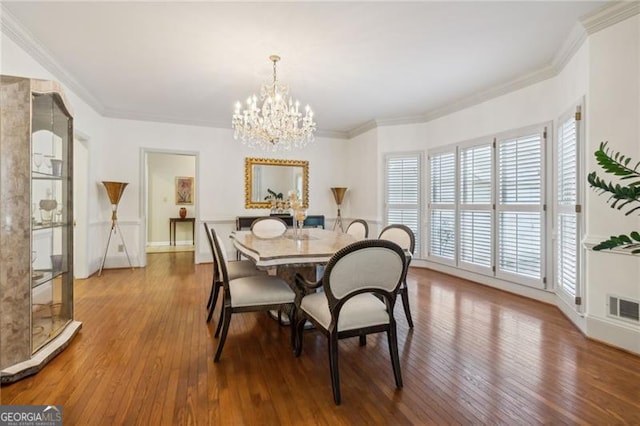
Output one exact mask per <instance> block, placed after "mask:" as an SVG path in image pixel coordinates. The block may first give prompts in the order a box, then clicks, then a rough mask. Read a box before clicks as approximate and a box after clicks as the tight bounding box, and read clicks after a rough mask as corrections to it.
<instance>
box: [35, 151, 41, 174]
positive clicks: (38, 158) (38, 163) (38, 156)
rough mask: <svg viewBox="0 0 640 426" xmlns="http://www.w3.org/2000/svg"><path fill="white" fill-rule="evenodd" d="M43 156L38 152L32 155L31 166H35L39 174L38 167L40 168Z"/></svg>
mask: <svg viewBox="0 0 640 426" xmlns="http://www.w3.org/2000/svg"><path fill="white" fill-rule="evenodd" d="M42 160H43V156H42V154H41V153H39V152H34V153H33V165H34V166H36V171H37V172H38V173H40V166H42Z"/></svg>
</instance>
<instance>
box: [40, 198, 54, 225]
mask: <svg viewBox="0 0 640 426" xmlns="http://www.w3.org/2000/svg"><path fill="white" fill-rule="evenodd" d="M39 205H40V219H41V220H42V224H43V225H51V223H52V222H53V211H54V210H55V209H56V207H58V202H57V201H56V200H49V199H47V200H40V203H39Z"/></svg>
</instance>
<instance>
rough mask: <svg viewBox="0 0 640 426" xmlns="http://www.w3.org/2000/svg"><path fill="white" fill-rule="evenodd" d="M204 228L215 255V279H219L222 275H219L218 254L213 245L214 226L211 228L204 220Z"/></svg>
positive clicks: (212, 254)
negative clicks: (212, 233)
mask: <svg viewBox="0 0 640 426" xmlns="http://www.w3.org/2000/svg"><path fill="white" fill-rule="evenodd" d="M204 230H205V231H206V233H207V241H209V248H210V249H211V256H213V279H214V280H216V281H217V280H218V278H219V277H220V275H219V273H220V270H219V268H218V259H217V256H216V250H215V248H214V247H213V238H212V237H211V232H212V231H213V228H212V229H209V225H207V222H204ZM214 232H215V231H214Z"/></svg>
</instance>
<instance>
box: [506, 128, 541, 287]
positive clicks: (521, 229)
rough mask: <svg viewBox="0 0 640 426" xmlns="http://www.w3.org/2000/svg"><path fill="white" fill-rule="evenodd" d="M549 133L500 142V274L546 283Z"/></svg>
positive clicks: (535, 133)
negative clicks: (545, 166)
mask: <svg viewBox="0 0 640 426" xmlns="http://www.w3.org/2000/svg"><path fill="white" fill-rule="evenodd" d="M545 133H546V130H538V131H532V132H531V133H529V134H525V135H524V136H517V137H513V138H505V139H498V141H497V155H498V158H497V163H498V164H497V166H498V202H497V206H496V209H497V231H498V236H497V238H498V253H497V254H498V259H497V271H496V275H498V276H504V277H505V278H508V279H512V278H511V277H509V275H517V276H519V278H520V279H522V280H527V281H529V284H531V285H535V286H542V284H543V280H544V270H543V268H544V262H543V254H544V249H543V247H544V246H543V244H544V238H543V231H544V202H543V200H544V194H543V193H544V191H543V189H544V179H543V176H544V169H543V159H544V139H545Z"/></svg>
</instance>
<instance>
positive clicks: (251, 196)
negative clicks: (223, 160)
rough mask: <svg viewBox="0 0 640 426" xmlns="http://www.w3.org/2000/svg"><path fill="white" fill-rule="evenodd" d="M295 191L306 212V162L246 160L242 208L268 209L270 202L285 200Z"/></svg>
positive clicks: (307, 171)
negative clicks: (274, 199) (279, 199)
mask: <svg viewBox="0 0 640 426" xmlns="http://www.w3.org/2000/svg"><path fill="white" fill-rule="evenodd" d="M289 191H296V192H297V193H298V197H299V198H301V199H302V207H304V208H309V162H308V161H299V160H276V159H271V158H253V157H247V158H246V159H245V163H244V207H245V208H247V209H270V208H271V201H270V198H276V197H278V198H279V197H282V199H283V200H287V198H288V194H289Z"/></svg>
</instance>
